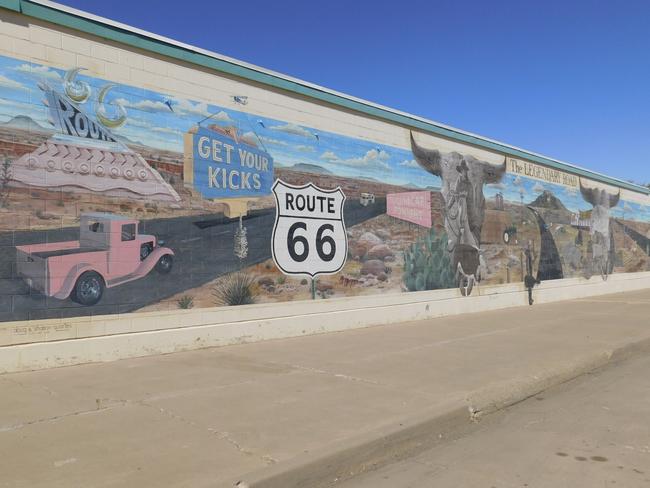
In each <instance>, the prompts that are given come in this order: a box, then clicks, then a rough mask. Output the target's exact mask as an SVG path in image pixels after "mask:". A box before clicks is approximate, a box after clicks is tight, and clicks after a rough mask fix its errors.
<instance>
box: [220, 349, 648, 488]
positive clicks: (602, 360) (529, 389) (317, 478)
mask: <svg viewBox="0 0 650 488" xmlns="http://www.w3.org/2000/svg"><path fill="white" fill-rule="evenodd" d="M648 352H650V337H647V338H643V339H640V340H637V341H633V342H628V343H625V344H621V345H620V346H617V347H615V348H613V349H601V350H599V351H597V352H593V353H590V354H586V355H584V356H581V357H580V358H577V359H574V360H570V361H567V362H566V363H564V364H562V365H560V366H558V367H556V368H553V369H546V370H543V371H540V373H539V374H536V375H534V376H527V377H524V378H517V379H516V380H513V381H506V382H502V383H498V384H495V385H491V386H489V387H486V388H485V389H481V390H478V391H475V392H471V393H469V394H468V395H466V396H465V397H463V398H460V397H459V398H455V399H448V400H447V401H446V402H445V403H443V404H439V405H437V406H436V407H433V408H431V409H427V410H424V411H421V412H419V413H417V414H415V415H409V417H408V418H406V419H403V420H400V421H398V422H394V423H392V424H390V425H386V426H383V427H380V428H377V429H374V430H372V431H369V432H366V433H363V434H360V435H357V436H354V437H353V438H348V439H346V440H344V441H341V442H339V443H335V444H331V445H329V446H326V447H324V448H322V449H319V450H317V451H313V452H305V453H304V454H303V455H300V456H297V457H295V458H293V459H291V460H289V461H286V462H280V463H278V464H276V465H274V466H271V467H267V468H263V469H260V470H257V471H253V472H251V473H248V474H246V475H242V476H241V477H240V478H239V479H236V480H235V479H234V480H231V481H229V482H228V483H226V484H224V485H222V486H223V487H224V488H225V487H233V486H239V487H242V488H243V487H250V488H324V487H330V486H333V485H335V484H337V483H339V482H341V481H343V480H346V479H349V478H351V477H353V476H356V475H359V474H361V473H364V472H367V471H372V470H375V469H377V468H379V467H381V466H384V465H387V464H390V463H393V462H396V461H399V460H402V459H404V458H407V457H410V456H412V455H414V454H417V453H419V452H422V451H424V450H427V449H429V448H432V447H434V446H435V445H437V444H441V443H443V442H448V441H449V440H451V439H453V438H455V437H459V436H462V435H463V434H465V433H467V432H470V431H471V430H472V429H475V428H476V427H477V425H478V424H479V422H480V419H481V418H482V417H484V416H486V415H489V414H492V413H496V412H498V411H500V410H503V409H505V408H507V407H510V406H512V405H515V404H517V403H519V402H522V401H524V400H526V399H528V398H530V397H532V396H535V395H538V394H540V393H542V392H543V391H545V390H547V389H549V388H552V387H555V386H558V385H561V384H562V383H566V382H568V381H571V380H573V379H575V378H578V377H580V376H582V375H584V374H588V373H590V372H592V371H595V370H597V369H599V368H602V367H605V366H607V365H610V364H614V363H617V362H620V361H624V360H626V359H630V358H632V357H634V356H637V355H640V354H645V353H648ZM238 483H239V484H238Z"/></svg>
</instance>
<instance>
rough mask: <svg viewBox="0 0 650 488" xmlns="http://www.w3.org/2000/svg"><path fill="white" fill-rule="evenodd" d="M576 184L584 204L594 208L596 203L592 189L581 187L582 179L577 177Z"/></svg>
mask: <svg viewBox="0 0 650 488" xmlns="http://www.w3.org/2000/svg"><path fill="white" fill-rule="evenodd" d="M578 183H579V184H580V193H581V194H582V198H584V199H585V201H586V202H588V203H591V205H593V206H596V203H597V202H596V198H595V197H594V189H593V188H586V187H584V186H582V178H580V177H578Z"/></svg>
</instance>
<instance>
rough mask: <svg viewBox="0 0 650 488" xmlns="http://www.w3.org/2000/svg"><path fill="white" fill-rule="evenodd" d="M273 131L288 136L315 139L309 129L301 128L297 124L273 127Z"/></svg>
mask: <svg viewBox="0 0 650 488" xmlns="http://www.w3.org/2000/svg"><path fill="white" fill-rule="evenodd" d="M271 130H276V131H279V132H286V133H287V134H293V135H296V136H301V137H309V138H313V137H315V136H314V134H312V133H311V132H309V131H308V130H307V129H305V128H303V127H300V126H299V125H296V124H285V125H274V126H273V127H271Z"/></svg>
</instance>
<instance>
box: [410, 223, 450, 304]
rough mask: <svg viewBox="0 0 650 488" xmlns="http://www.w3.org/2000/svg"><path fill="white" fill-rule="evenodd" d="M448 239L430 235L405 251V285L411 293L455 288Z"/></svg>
mask: <svg viewBox="0 0 650 488" xmlns="http://www.w3.org/2000/svg"><path fill="white" fill-rule="evenodd" d="M446 247H447V238H446V236H445V235H444V234H442V235H440V236H439V237H436V236H435V230H434V229H433V228H432V229H431V231H430V232H429V234H427V235H425V236H424V237H421V238H418V240H417V241H416V242H415V243H413V244H412V245H411V247H409V248H408V249H406V250H405V251H404V276H403V280H404V284H405V285H406V288H407V289H408V290H409V291H423V290H438V289H441V288H453V287H454V286H455V282H454V272H453V269H452V266H451V260H450V259H449V254H448V253H447V249H446Z"/></svg>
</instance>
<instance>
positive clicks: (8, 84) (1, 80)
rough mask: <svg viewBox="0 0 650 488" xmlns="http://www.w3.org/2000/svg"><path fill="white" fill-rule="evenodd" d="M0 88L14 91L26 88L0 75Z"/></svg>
mask: <svg viewBox="0 0 650 488" xmlns="http://www.w3.org/2000/svg"><path fill="white" fill-rule="evenodd" d="M0 87H4V88H12V89H14V90H27V87H26V86H25V85H23V84H22V83H19V82H17V81H16V80H12V79H10V78H7V77H6V76H2V75H0Z"/></svg>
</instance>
